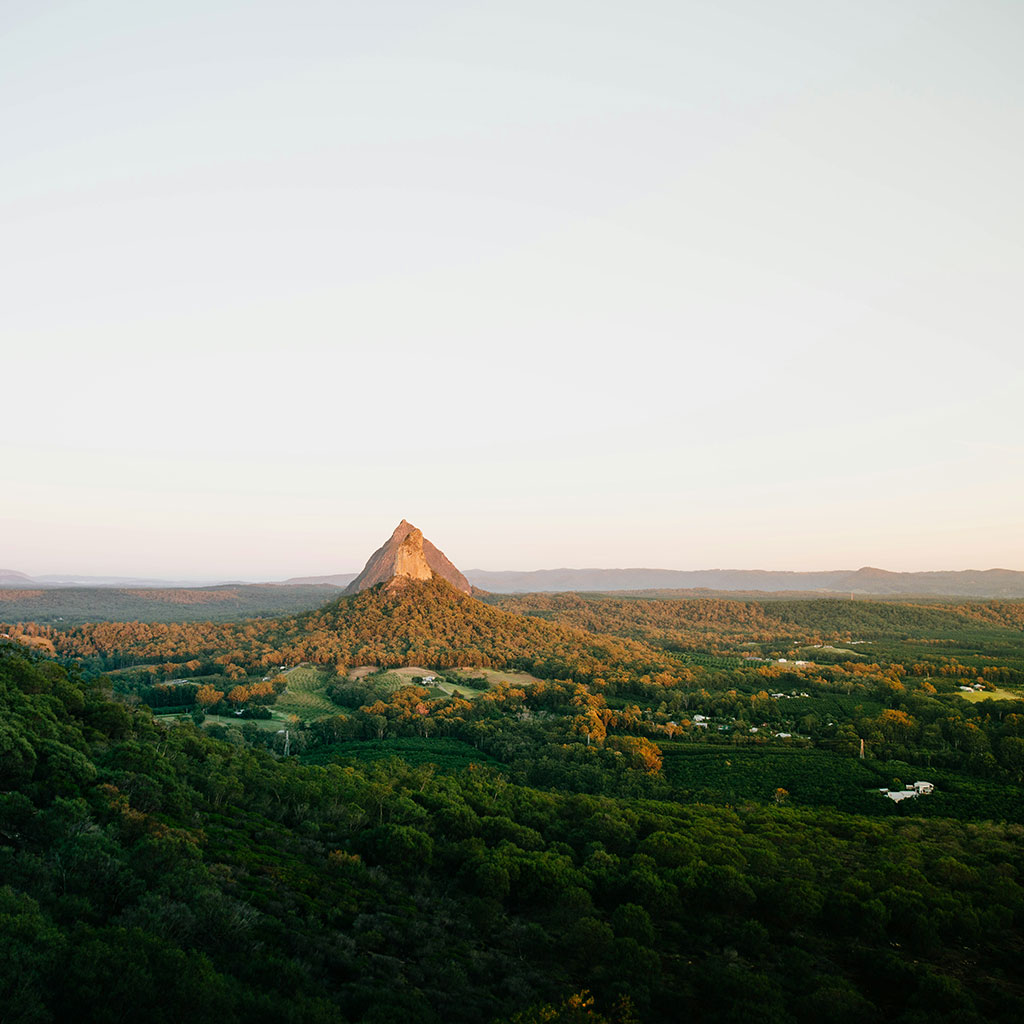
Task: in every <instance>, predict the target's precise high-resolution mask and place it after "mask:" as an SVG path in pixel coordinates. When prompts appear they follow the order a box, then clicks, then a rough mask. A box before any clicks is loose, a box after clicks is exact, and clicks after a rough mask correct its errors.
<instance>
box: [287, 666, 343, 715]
mask: <svg viewBox="0 0 1024 1024" xmlns="http://www.w3.org/2000/svg"><path fill="white" fill-rule="evenodd" d="M282 675H283V676H284V678H285V680H286V681H287V684H288V685H287V687H286V688H285V690H284V691H283V692H282V693H281V695H280V696H279V697H278V698H277V700H276V701H275V702H274V711H275V712H283V713H284V714H288V715H296V716H298V717H299V718H301V719H303V721H307V722H311V721H314V720H316V719H317V718H325V717H326V716H327V715H336V714H338V709H337V707H336V706H335V705H334V704H333V703H331V701H330V700H329V699H328V697H327V679H328V676H327V674H326V673H325V672H320V671H319V670H317V669H315V668H309V667H308V666H305V665H300V666H299V667H298V668H293V669H290V670H289V671H288V672H284V673H282Z"/></svg>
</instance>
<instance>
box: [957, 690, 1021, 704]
mask: <svg viewBox="0 0 1024 1024" xmlns="http://www.w3.org/2000/svg"><path fill="white" fill-rule="evenodd" d="M959 692H960V696H961V697H963V699H964V700H969V701H970V702H971V703H972V704H977V703H978V701H982V700H1021V699H1022V694H1020V693H1014V691H1013V690H1007V689H1004V688H1003V687H1001V686H997V687H996V688H995V689H994V690H975V691H974V692H972V693H964V692H963V691H959Z"/></svg>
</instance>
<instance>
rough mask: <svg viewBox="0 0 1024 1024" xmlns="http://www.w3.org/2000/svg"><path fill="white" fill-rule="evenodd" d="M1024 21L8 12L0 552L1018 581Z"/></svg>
mask: <svg viewBox="0 0 1024 1024" xmlns="http://www.w3.org/2000/svg"><path fill="white" fill-rule="evenodd" d="M1022 34H1024V6H1021V5H1019V4H1013V3H1008V2H1001V0H986V2H982V3H965V2H951V0H935V2H927V3H925V2H913V0H912V2H909V3H906V4H899V5H892V4H887V3H881V2H878V0H874V2H871V0H869V2H867V3H862V4H856V5H833V4H828V5H822V4H817V3H812V2H810V0H781V2H779V3H776V4H770V5H766V4H761V3H757V2H755V0H724V2H722V3H719V4H714V5H708V4H703V3H693V2H673V3H669V2H667V0H641V2H639V3H638V4H634V5H630V7H629V8H628V10H627V9H626V8H625V7H623V6H622V5H621V4H612V3H602V2H597V3H594V2H590V3H583V2H582V0H554V2H546V3H543V4H541V3H535V2H533V0H525V2H521V3H517V4H516V5H514V6H513V5H511V4H497V5H488V6H487V7H483V8H481V7H479V6H478V5H467V4H464V3H461V2H456V0H440V2H438V3H434V4H430V5H420V4H411V3H408V2H404V0H384V2H382V3H380V4H376V5H372V6H370V7H365V6H364V7H361V8H358V9H357V8H352V7H350V6H347V5H333V4H324V3H321V2H319V0H299V2H297V3H294V4H290V5H288V6H287V7H284V6H283V5H280V4H277V3H272V2H269V0H265V2H261V0H257V2H250V3H244V4H243V3H241V2H239V0H204V2H203V3H199V2H198V0H182V2H180V3H178V4H176V5H175V6H174V8H173V10H170V9H167V10H165V9H161V8H154V7H152V6H150V5H139V4H133V3H129V2H128V0H84V2H82V3H78V4H66V3H61V2H51V0H41V2H37V3H32V4H28V3H23V2H13V3H9V4H5V5H4V6H3V9H2V10H0V82H2V84H3V90H2V93H3V95H4V96H6V97H7V99H8V101H7V102H6V103H5V104H0V129H2V131H3V137H4V141H5V159H4V161H3V163H2V165H0V218H2V224H3V231H2V232H0V272H2V274H3V279H4V282H5V298H4V303H3V307H2V309H0V337H2V339H3V355H4V359H3V363H2V366H3V370H4V376H5V384H6V386H5V389H4V398H3V402H2V403H0V428H2V436H3V438H4V440H5V442H6V444H5V457H4V466H3V481H4V486H3V499H2V501H0V565H4V566H8V567H10V568H11V569H15V570H18V571H22V572H25V573H28V574H30V575H43V574H48V573H62V572H73V573H76V574H81V575H125V576H154V577H160V578H177V579H183V578H211V577H212V578H221V579H232V578H259V579H284V578H288V577H291V576H305V575H323V574H329V573H332V572H342V571H352V572H356V571H358V570H359V568H361V566H362V564H363V562H364V561H365V559H366V557H367V556H368V555H369V553H370V552H372V551H373V550H374V549H375V548H376V547H378V546H379V545H380V544H381V543H382V542H383V541H384V540H385V539H386V538H387V536H388V535H389V534H390V532H391V530H392V529H393V528H394V525H395V523H396V522H397V521H398V520H399V519H400V518H402V517H403V516H405V517H407V518H409V519H410V520H411V521H412V522H414V523H416V525H418V526H420V527H421V528H422V529H423V530H424V533H425V534H426V535H427V536H428V537H430V538H431V539H432V540H433V541H434V542H435V543H436V544H438V546H440V547H441V548H442V549H443V550H444V551H445V552H446V553H447V554H448V555H449V557H450V558H451V559H452V560H453V561H454V562H455V564H456V565H459V566H461V567H481V566H496V567H498V568H507V569H514V570H520V571H526V570H529V569H537V568H550V567H555V566H565V565H581V566H597V567H615V566H637V567H654V568H680V569H695V568H707V567H709V566H730V567H741V568H764V569H774V570H791V571H819V570H827V569H834V568H836V567H840V568H845V567H848V568H851V569H852V568H857V567H860V566H866V565H870V566H877V567H881V568H886V569H891V570H894V571H934V570H946V569H949V570H956V569H964V568H989V567H1005V568H1018V569H1024V531H1022V530H1021V519H1022V514H1021V513H1022V511H1024V432H1022V426H1024V414H1022V411H1021V402H1020V396H1021V394H1022V393H1024V356H1022V350H1021V340H1020V339H1021V338H1022V337H1024V307H1022V305H1021V302H1020V300H1019V297H1018V296H1019V294H1020V292H1021V279H1022V276H1024V274H1022V272H1024V250H1022V246H1024V242H1022V239H1024V201H1022V199H1021V190H1020V184H1019V183H1020V181H1022V180H1024V137H1022V133H1021V132H1020V130H1019V111H1020V110H1021V109H1022V105H1024V76H1022V75H1021V74H1020V68H1019V64H1020V58H1019V52H1018V51H1019V40H1020V39H1021V38H1022Z"/></svg>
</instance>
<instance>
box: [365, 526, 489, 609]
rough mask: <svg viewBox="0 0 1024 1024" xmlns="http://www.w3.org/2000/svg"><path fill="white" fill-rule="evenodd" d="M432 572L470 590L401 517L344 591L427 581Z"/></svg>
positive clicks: (456, 571)
mask: <svg viewBox="0 0 1024 1024" xmlns="http://www.w3.org/2000/svg"><path fill="white" fill-rule="evenodd" d="M435 575H437V576H440V577H441V578H442V579H445V580H447V581H448V582H449V583H450V584H451V585H452V586H453V587H455V588H456V589H457V590H461V591H463V592H464V593H467V594H468V593H469V592H470V590H471V589H472V588H471V587H470V585H469V581H468V580H467V579H466V577H465V576H463V575H462V573H461V572H459V570H458V569H456V568H455V566H454V565H452V563H451V562H450V561H449V560H448V559H447V558H446V557H445V555H444V552H443V551H440V550H439V549H438V548H436V547H434V545H433V544H431V543H430V541H429V540H427V539H426V537H424V536H423V531H422V530H420V529H417V528H416V527H415V526H413V525H412V523H410V522H408V521H407V520H405V519H403V520H402V521H401V522H400V523H399V524H398V526H396V527H395V532H394V533H392V534H391V537H390V539H389V540H388V541H387V542H386V543H385V544H384V545H383V546H382V547H380V548H378V549H377V550H376V551H375V552H374V553H373V554H372V555H370V558H369V560H368V561H367V563H366V566H365V567H364V568H363V571H362V572H361V573H360V574H359V575H358V576H357V577H356V578H355V579H354V580H353V581H352V582H351V583H350V584H349V585H348V586H347V587H346V588H345V593H346V594H358V593H359V592H360V591H361V590H366V589H368V588H369V587H374V586H376V585H377V584H378V583H387V584H388V585H389V587H390V586H391V585H392V584H393V583H394V582H395V581H397V580H405V579H413V580H429V579H431V578H433V577H434V576H435Z"/></svg>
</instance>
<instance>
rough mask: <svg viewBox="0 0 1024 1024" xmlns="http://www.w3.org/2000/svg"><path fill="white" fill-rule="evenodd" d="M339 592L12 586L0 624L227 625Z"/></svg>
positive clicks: (6, 590)
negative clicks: (217, 623)
mask: <svg viewBox="0 0 1024 1024" xmlns="http://www.w3.org/2000/svg"><path fill="white" fill-rule="evenodd" d="M337 594H338V588H337V587H334V586H328V585H319V586H316V585H307V586H302V585H297V586H282V585H278V584H272V583H254V584H247V585H243V586H224V587H202V588H198V587H167V588H145V587H134V588H117V587H38V586H31V587H25V586H22V587H11V586H9V585H7V586H4V587H2V588H0V622H7V623H15V622H38V623H41V624H45V625H60V626H74V625H80V624H81V623H84V622H135V621H138V622H200V621H203V622H208V621H217V622H227V621H233V620H236V619H244V618H251V617H254V616H268V615H287V614H293V613H295V612H302V611H307V610H308V609H310V608H316V607H318V606H320V605H322V604H323V603H324V602H325V601H329V600H330V599H331V598H332V597H336V596H337Z"/></svg>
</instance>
